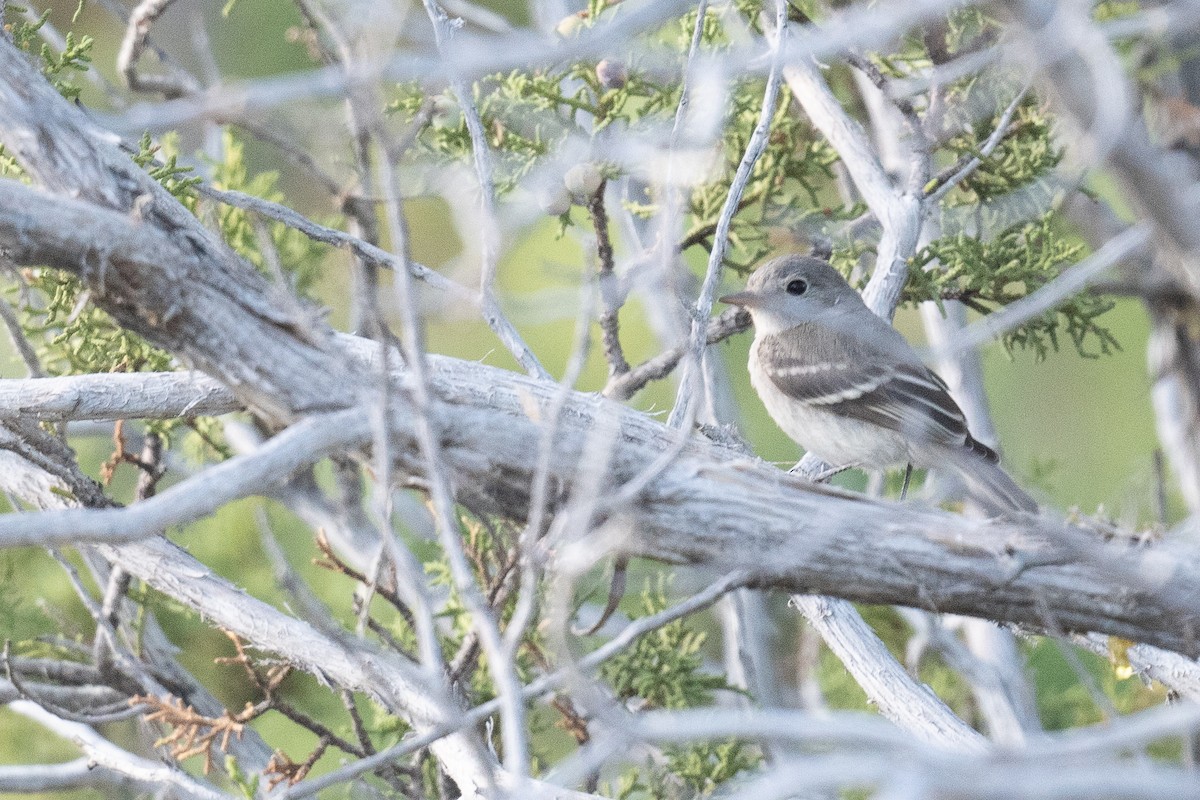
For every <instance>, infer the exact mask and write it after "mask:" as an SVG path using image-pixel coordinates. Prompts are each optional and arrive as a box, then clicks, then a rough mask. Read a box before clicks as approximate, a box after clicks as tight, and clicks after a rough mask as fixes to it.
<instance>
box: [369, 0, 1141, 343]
mask: <svg viewBox="0 0 1200 800" xmlns="http://www.w3.org/2000/svg"><path fill="white" fill-rule="evenodd" d="M811 5H813V6H814V7H813V8H807V7H805V4H802V3H801V4H796V5H795V8H794V9H793V16H796V17H798V18H801V19H811V18H813V17H819V10H818V9H817V8H816V7H815V6H816V4H811ZM743 6H745V7H744V8H743ZM758 12H759V6H758V4H755V3H739V4H735V6H734V7H728V6H726V7H721V8H715V7H710V8H709V9H708V11H707V15H706V17H705V19H704V24H703V33H702V47H703V49H704V51H705V53H706V54H710V55H711V54H719V53H721V52H723V51H725V50H728V49H729V48H730V47H731V44H730V38H729V30H730V26H729V24H728V22H729V16H728V15H731V14H740V15H741V16H740V20H739V23H738V24H739V25H747V24H748V25H749V26H751V28H754V29H758V26H759V24H760V23H759V13H758ZM621 13H623V11H622V9H621V7H620V6H619V5H618V6H616V7H605V4H603V3H599V2H597V3H592V4H591V5H590V6H589V8H588V9H587V11H585V12H582V13H581V14H579V15H577V17H574V18H571V19H572V20H573V21H572V22H571V23H570V24H564V25H563V26H560V33H563V35H566V36H573V35H575V32H576V31H577V30H578V29H579V28H581V27H586V26H590V25H594V24H600V23H602V22H604V21H605V20H608V19H610V18H615V17H616V16H617V15H619V14H621ZM695 24H696V12H695V11H694V10H693V11H690V12H689V13H688V14H686V15H684V16H683V17H682V18H681V19H679V20H676V21H675V22H672V23H668V24H666V25H664V26H663V27H662V28H661V29H660V30H658V31H656V32H654V33H653V34H648V35H646V37H645V38H644V40H643V41H642V45H643V46H644V48H645V52H648V53H652V54H654V56H655V60H654V67H653V69H649V68H648V69H646V70H640V69H639V64H638V62H637V60H636V58H635V59H634V60H633V61H632V62H631V63H628V64H624V65H623V67H624V70H623V71H622V72H621V76H622V77H621V79H620V80H616V81H612V80H610V81H609V82H608V83H605V82H604V81H603V80H602V78H601V76H600V75H599V74H598V72H597V63H596V62H594V61H582V62H574V63H564V64H561V65H559V66H557V67H555V68H552V69H544V70H538V71H525V70H519V69H518V70H513V71H510V72H508V73H504V74H495V75H491V76H488V77H485V78H483V79H481V80H479V81H478V82H476V83H475V84H474V86H473V96H472V100H473V102H474V103H475V104H476V106H477V108H478V109H479V112H480V115H481V117H482V120H483V123H484V128H485V130H486V131H487V137H488V144H489V146H490V147H491V148H492V149H493V152H494V153H495V156H496V162H497V163H496V178H497V187H498V189H499V191H500V192H501V194H502V195H503V194H507V193H509V192H512V191H513V190H514V189H516V188H517V187H518V186H519V185H520V184H521V182H522V180H523V179H525V178H527V177H529V176H531V175H532V174H533V173H534V171H535V169H536V168H537V167H538V166H539V165H541V164H543V163H548V161H549V159H551V158H553V157H554V154H555V153H557V152H559V150H560V148H561V146H562V145H563V144H564V143H565V142H567V140H568V139H570V138H574V139H575V140H577V141H579V140H582V141H585V142H587V143H588V146H589V147H590V149H591V152H592V154H593V155H592V159H593V160H594V161H596V162H599V164H600V166H601V170H602V172H603V174H604V176H605V177H607V178H610V179H611V178H618V177H621V176H623V175H625V174H626V167H625V166H624V165H623V164H621V163H620V162H619V161H617V160H614V159H612V158H610V157H608V156H606V153H607V152H608V151H609V148H607V147H606V143H607V142H609V141H611V140H612V138H613V137H630V138H635V137H638V136H643V135H645V134H650V135H652V136H653V137H655V138H656V139H657V140H662V138H663V135H664V133H663V132H664V131H665V130H669V129H670V126H671V125H672V124H673V120H674V114H675V109H676V106H677V105H678V102H679V98H680V93H681V90H682V78H683V76H682V69H683V60H682V56H681V55H680V54H682V53H684V52H686V50H687V47H688V44H689V42H690V39H691V35H692V31H693V29H694V26H695ZM1000 35H1001V32H1000V28H999V26H998V25H997V24H996V22H995V20H994V19H993V18H991V17H990V16H989V15H988V14H987V13H986V12H985V11H984V10H981V9H979V8H975V7H970V8H964V9H960V10H957V11H955V12H954V13H953V14H952V15H951V16H950V18H949V19H948V20H947V21H946V23H945V24H944V25H943V26H942V27H940V28H937V27H932V28H931V29H930V30H929V31H926V32H925V33H924V34H923V35H917V34H913V35H910V36H907V37H905V38H904V39H903V40H902V41H901V43H900V45H899V48H898V49H897V51H896V52H894V53H889V54H871V55H870V56H868V60H870V61H871V63H872V64H874V66H875V68H876V69H878V70H879V72H880V73H881V74H882V75H883V76H885V77H887V78H908V77H912V76H913V75H914V74H915V71H916V70H920V69H926V68H928V67H930V66H931V65H932V64H933V63H935V60H936V61H937V62H938V63H940V61H944V60H947V59H952V58H954V57H957V56H961V55H965V54H968V53H970V52H973V51H976V50H979V49H981V48H983V47H986V46H988V45H989V44H991V43H994V41H995V40H996V38H997V37H998V36H1000ZM642 58H645V59H646V60H647V62H649V57H648V56H643V57H642ZM667 58H674V59H677V64H678V68H677V69H676V71H675V72H674V73H672V72H671V71H670V70H666V69H664V67H663V65H662V61H663V60H664V59H667ZM848 70H849V67H845V66H834V67H831V68H830V69H829V71H828V78H829V80H830V83H831V85H833V86H834V88H835V89H836V90H838V91H839V92H841V91H845V92H851V91H852V87H853V82H852V81H851V80H850V76H849V72H848ZM763 85H764V84H763V79H762V78H759V77H750V78H745V79H741V80H737V81H734V82H733V84H732V85H731V87H730V93H729V97H728V99H727V106H726V109H725V125H724V134H723V138H722V141H721V143H720V147H719V148H716V149H715V150H714V152H713V156H714V161H713V165H712V170H711V172H710V173H709V175H708V177H707V178H706V179H705V180H703V181H702V182H700V183H699V184H697V185H695V186H693V188H692V189H691V190H690V192H689V193H688V197H687V209H686V210H687V217H686V228H685V233H684V235H683V237H682V239H681V240H680V242H679V243H678V244H679V247H680V249H681V250H684V251H686V250H688V249H690V248H698V249H700V250H703V251H708V250H709V249H711V247H712V244H713V242H712V236H713V235H714V231H715V229H716V220H717V216H718V215H719V213H720V210H721V207H722V205H723V204H724V202H725V199H726V197H727V194H728V186H729V180H730V178H731V177H732V175H733V173H734V171H735V169H736V167H737V164H738V161H739V160H740V158H741V156H742V153H743V152H744V151H745V147H746V144H747V142H748V140H749V136H750V133H751V131H752V130H753V128H754V125H755V122H756V120H757V116H758V113H759V109H760V107H761V102H762V93H763ZM1023 91H1024V94H1022V92H1023ZM1019 96H1020V97H1022V99H1021V101H1020V102H1019V103H1018V104H1017V107H1016V108H1015V111H1014V112H1013V114H1012V117H1011V120H1010V121H1009V123H1008V125H1007V126H1006V127H1005V130H1004V131H1003V133H1002V135H1001V137H1000V140H999V143H998V144H997V145H996V146H995V148H994V150H992V152H991V153H990V154H989V155H987V156H986V157H982V158H981V163H980V164H979V165H978V166H977V168H975V169H974V170H973V171H972V172H971V173H970V174H969V175H968V176H967V177H966V178H964V179H962V180H961V181H960V182H959V183H958V184H957V185H955V186H954V187H953V188H952V189H951V190H950V191H949V192H948V193H947V194H946V196H945V197H944V198H943V200H942V202H941V210H942V227H943V229H944V230H945V235H944V236H943V237H942V238H940V239H936V240H934V241H932V242H931V243H929V244H928V245H927V246H926V247H925V248H923V249H922V250H921V251H920V252H919V253H918V254H917V255H916V256H915V257H914V258H913V260H912V263H911V265H910V266H911V267H912V269H911V274H912V279H911V282H910V285H909V286H908V287H907V289H906V292H905V294H904V298H903V299H904V302H906V303H913V304H915V303H919V302H922V301H926V300H933V301H935V302H939V303H940V302H941V301H943V300H948V299H956V300H962V301H964V302H965V303H967V304H968V305H969V306H971V307H972V308H975V309H976V310H979V311H990V310H994V309H996V308H998V307H1002V306H1004V305H1006V304H1008V303H1011V302H1013V301H1015V300H1018V299H1020V298H1021V297H1023V296H1025V295H1026V294H1028V293H1029V292H1030V291H1033V290H1034V289H1036V288H1037V287H1039V286H1042V285H1044V284H1045V283H1047V282H1048V281H1050V280H1053V279H1054V278H1055V277H1056V276H1057V275H1058V274H1059V272H1060V271H1061V270H1062V269H1063V268H1064V267H1065V266H1067V265H1069V264H1071V263H1073V262H1075V261H1077V260H1078V259H1079V258H1081V257H1082V256H1083V255H1084V254H1085V248H1084V246H1083V245H1082V243H1080V242H1078V241H1077V240H1075V239H1073V238H1072V237H1071V236H1070V235H1069V234H1068V233H1067V232H1066V231H1065V229H1064V226H1063V225H1062V224H1060V222H1059V214H1058V212H1057V210H1056V208H1055V206H1056V202H1057V197H1056V195H1055V190H1054V189H1053V184H1052V182H1050V181H1049V180H1048V178H1049V177H1050V173H1051V172H1052V171H1053V170H1054V169H1056V168H1057V166H1058V163H1059V160H1060V158H1061V150H1060V148H1059V146H1058V145H1057V144H1056V142H1055V138H1054V129H1053V123H1052V120H1051V118H1050V117H1049V115H1048V113H1047V112H1046V110H1045V108H1044V107H1043V104H1042V103H1041V102H1040V100H1039V99H1038V98H1037V97H1036V95H1035V94H1033V93H1032V92H1028V91H1025V90H1024V87H1023V86H1022V85H1021V84H1020V83H1018V82H1017V81H1016V80H1014V79H1013V78H1011V77H1009V76H1007V75H1005V74H1003V73H1002V72H998V71H988V72H986V73H982V74H979V75H970V76H967V77H964V78H960V79H958V80H957V81H954V82H952V83H950V84H948V85H947V86H945V87H944V89H943V97H942V100H941V102H940V103H939V105H938V108H937V109H936V110H931V109H925V108H922V107H920V105H919V101H920V98H919V97H918V98H917V99H916V100H914V101H913V105H914V106H915V107H914V109H913V112H914V113H915V114H916V116H917V118H918V119H919V120H920V122H921V124H922V125H923V126H924V127H926V128H927V129H928V130H927V131H926V135H927V136H929V138H930V139H931V140H933V141H935V142H937V145H936V147H935V151H934V153H933V157H934V172H935V174H936V173H937V172H938V171H939V170H943V169H948V168H950V167H952V166H955V165H961V164H963V163H965V162H966V161H967V160H968V159H970V158H972V157H977V156H980V155H981V153H980V147H981V146H982V144H983V143H984V141H986V140H987V139H988V138H989V136H991V134H992V132H993V131H994V130H996V129H997V126H998V125H999V124H1000V122H1001V115H1002V112H1003V109H1004V108H1005V107H1006V106H1008V105H1009V103H1010V102H1012V101H1013V99H1014V98H1016V97H1019ZM390 108H391V110H392V111H393V112H394V113H397V114H400V115H402V116H403V117H404V118H405V119H407V120H411V121H413V122H414V123H415V124H418V125H422V127H421V128H420V131H419V135H418V138H417V141H418V142H419V145H420V150H421V151H422V152H423V153H424V154H425V155H426V156H427V157H430V158H433V159H435V160H438V161H442V162H448V161H459V162H463V163H469V160H470V158H471V153H472V150H471V142H470V136H469V135H468V132H467V127H466V123H465V121H464V119H463V115H462V113H461V110H460V109H459V105H458V103H457V101H456V100H455V98H454V96H453V94H452V93H451V92H449V91H448V90H445V88H444V87H439V86H428V87H426V86H421V85H419V84H415V83H413V84H408V85H405V86H402V87H399V90H398V97H397V99H396V100H395V101H394V102H393V103H392V105H391V107H390ZM983 109H987V111H986V113H983V114H981V110H983ZM423 110H424V111H425V112H426V113H427V118H426V119H427V121H424V124H422V121H423V117H422V111H423ZM837 161H838V157H837V154H836V153H835V152H834V151H833V150H832V148H830V147H829V145H828V144H827V143H826V142H825V141H824V139H823V138H822V137H821V136H819V135H818V134H817V133H816V132H814V131H813V129H812V128H811V125H810V124H809V123H808V121H807V118H806V117H805V116H804V114H803V112H802V111H801V110H800V108H799V107H798V104H797V103H795V101H794V100H792V99H791V97H790V95H789V94H788V93H787V92H784V93H783V94H781V97H780V102H779V108H778V110H777V112H776V114H775V117H774V119H773V120H772V127H771V135H770V139H769V143H768V146H767V149H766V151H765V152H764V154H763V156H762V158H761V159H760V160H759V162H758V164H757V165H756V167H755V170H754V172H753V174H752V176H751V180H750V182H749V184H748V186H747V188H746V192H745V194H744V196H743V198H742V202H741V204H740V206H739V209H738V213H737V215H736V217H735V218H734V221H733V225H732V228H731V230H730V242H731V245H732V247H731V249H730V252H729V254H728V256H727V262H728V266H730V267H731V268H733V269H734V270H735V271H738V272H742V273H745V272H748V271H749V270H751V269H752V268H753V267H754V266H755V265H756V264H757V263H758V262H760V261H761V260H762V259H763V258H764V257H766V256H767V255H769V254H771V253H772V252H775V251H777V250H778V249H780V247H781V244H782V246H783V247H790V248H792V249H795V248H796V247H797V246H799V243H798V242H797V240H798V239H799V240H811V239H812V238H813V237H818V238H822V239H828V240H831V241H832V242H833V243H834V253H833V262H834V264H835V266H838V267H839V268H840V269H842V270H843V271H844V272H845V273H846V274H847V275H848V276H851V277H853V278H855V279H861V278H863V277H864V276H863V269H862V268H863V266H864V265H865V264H868V263H870V262H871V257H872V255H873V253H874V247H875V243H874V240H873V239H871V238H869V237H868V238H863V237H862V235H861V234H853V235H851V234H850V232H851V231H854V230H857V229H858V228H859V227H860V226H853V227H852V226H850V225H849V223H850V222H851V221H853V220H860V219H862V218H864V215H865V213H866V208H865V206H863V205H862V204H861V203H860V202H857V201H854V202H847V201H845V200H843V199H841V197H840V195H839V190H838V186H837V180H836V170H837V168H838V165H837ZM638 185H639V186H640V184H638ZM940 185H941V183H940V181H939V180H937V179H935V180H932V181H931V182H930V185H929V186H927V187H926V192H927V193H932V192H933V191H935V190H937V189H938V188H939V187H940ZM560 188H561V187H560ZM659 191H660V189H659V188H658V187H656V186H651V187H649V188H646V189H642V190H638V191H633V192H631V193H630V197H629V198H627V199H625V200H623V201H622V202H624V203H626V204H627V207H628V209H629V210H630V211H631V212H632V213H634V214H635V215H640V216H644V217H649V216H651V215H653V214H654V213H656V212H657V210H658V207H659V203H660V202H661V200H662V198H661V197H659V196H658V192H659ZM575 201H576V202H577V203H581V202H583V201H582V199H581V198H579V197H576V198H575ZM552 213H555V214H561V220H562V225H563V228H564V230H565V229H566V228H567V227H573V226H583V227H585V228H586V227H587V226H589V225H590V224H591V221H590V219H589V218H588V217H587V215H586V214H582V213H578V212H575V213H572V212H571V211H570V210H563V209H562V208H561V207H558V206H555V207H554V208H553V210H552ZM866 227H870V226H866ZM789 242H790V243H791V244H788V243H789ZM1111 306H1112V303H1111V302H1109V301H1107V300H1104V299H1101V298H1096V297H1092V296H1089V295H1081V296H1078V297H1076V298H1074V299H1072V300H1070V301H1068V302H1067V303H1065V304H1063V305H1061V306H1059V307H1058V308H1057V309H1056V310H1055V311H1053V312H1048V313H1047V314H1045V315H1043V316H1042V317H1040V318H1038V319H1034V320H1032V321H1030V322H1028V323H1026V324H1024V325H1022V326H1021V327H1019V328H1017V329H1016V330H1014V331H1011V332H1009V333H1008V334H1006V335H1005V337H1004V339H1003V344H1004V346H1005V347H1006V348H1008V349H1009V350H1012V349H1013V348H1015V347H1020V348H1028V349H1030V350H1032V351H1033V352H1034V353H1035V354H1036V355H1038V356H1039V357H1040V356H1044V355H1045V354H1046V353H1047V352H1048V351H1049V350H1051V349H1057V348H1058V347H1059V345H1060V343H1061V339H1062V335H1063V334H1065V335H1066V339H1067V340H1068V341H1069V342H1070V344H1071V345H1072V346H1073V347H1075V348H1076V349H1077V350H1078V351H1079V352H1080V353H1081V354H1083V355H1087V356H1091V355H1094V354H1095V353H1096V352H1097V351H1098V352H1100V353H1108V352H1110V351H1111V350H1113V349H1114V348H1116V347H1117V346H1118V345H1117V342H1116V341H1115V339H1114V338H1113V337H1112V335H1111V334H1110V333H1109V331H1108V330H1107V329H1106V328H1105V327H1104V326H1103V325H1102V324H1101V321H1100V318H1101V316H1102V315H1103V313H1104V312H1105V311H1107V310H1108V309H1109V308H1111Z"/></svg>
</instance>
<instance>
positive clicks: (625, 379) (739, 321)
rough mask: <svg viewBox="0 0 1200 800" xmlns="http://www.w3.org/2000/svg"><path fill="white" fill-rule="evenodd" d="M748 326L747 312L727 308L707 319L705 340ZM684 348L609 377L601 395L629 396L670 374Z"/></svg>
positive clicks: (711, 341) (718, 338) (721, 337)
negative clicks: (706, 337) (706, 336)
mask: <svg viewBox="0 0 1200 800" xmlns="http://www.w3.org/2000/svg"><path fill="white" fill-rule="evenodd" d="M749 329H750V314H749V313H747V312H745V311H742V310H741V309H732V308H731V309H729V310H727V311H725V312H723V313H721V314H720V315H718V316H716V317H713V318H712V319H710V320H709V321H708V339H707V341H708V344H716V343H717V342H720V341H723V340H725V339H728V338H729V337H730V336H733V335H734V334H735V333H741V332H742V331H745V330H749ZM686 352H687V345H678V346H676V347H672V348H671V349H670V350H665V351H663V352H661V353H659V354H658V355H656V356H654V357H653V358H650V359H647V360H646V361H643V362H642V363H641V364H638V365H637V366H636V367H634V368H632V369H631V370H630V371H629V372H626V373H625V374H623V375H619V376H615V377H613V378H610V379H609V381H608V385H607V386H605V387H604V391H603V393H602V394H603V395H604V396H605V397H610V398H612V399H614V400H628V399H629V398H630V397H633V395H634V394H636V393H637V392H638V391H639V390H640V389H641V388H642V387H643V386H645V385H646V384H648V383H650V382H651V381H657V380H661V379H663V378H665V377H667V376H668V375H670V374H671V371H672V370H674V369H675V367H676V366H678V364H679V361H680V359H682V358H683V356H684V354H685V353H686Z"/></svg>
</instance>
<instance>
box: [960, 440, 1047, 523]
mask: <svg viewBox="0 0 1200 800" xmlns="http://www.w3.org/2000/svg"><path fill="white" fill-rule="evenodd" d="M955 461H956V463H955V464H954V466H955V467H957V469H958V473H959V475H961V476H962V479H963V482H964V483H966V484H967V494H968V495H969V496H970V497H971V499H972V500H974V501H975V502H976V503H978V504H979V505H980V506H982V507H983V510H984V512H985V513H987V514H990V515H993V516H1004V515H1006V514H1011V513H1013V512H1021V513H1025V514H1036V513H1037V510H1038V504H1037V501H1036V500H1034V499H1033V498H1032V497H1030V496H1029V494H1028V493H1027V492H1026V491H1025V490H1024V489H1022V488H1021V487H1020V486H1018V485H1017V482H1016V481H1014V480H1013V479H1012V477H1010V476H1009V474H1008V473H1007V472H1005V471H1004V468H1003V467H1001V466H1000V465H999V464H996V463H994V462H992V461H990V460H987V459H984V458H979V457H978V456H976V455H975V454H974V453H972V452H970V451H967V452H964V453H963V457H962V458H959V459H956V460H955Z"/></svg>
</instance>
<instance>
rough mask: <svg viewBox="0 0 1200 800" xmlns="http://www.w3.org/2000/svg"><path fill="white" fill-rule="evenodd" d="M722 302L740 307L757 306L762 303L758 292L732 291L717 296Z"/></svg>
mask: <svg viewBox="0 0 1200 800" xmlns="http://www.w3.org/2000/svg"><path fill="white" fill-rule="evenodd" d="M717 299H718V300H719V301H720V302H722V303H728V304H729V305H731V306H741V307H742V308H758V306H759V305H761V304H762V298H761V297H760V296H759V294H758V292H750V291H746V292H734V293H733V294H727V295H725V296H724V297H720V298H717Z"/></svg>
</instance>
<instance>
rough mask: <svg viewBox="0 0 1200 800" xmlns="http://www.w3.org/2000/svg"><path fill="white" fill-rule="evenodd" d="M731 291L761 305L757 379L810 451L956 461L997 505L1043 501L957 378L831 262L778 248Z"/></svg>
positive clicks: (972, 488) (835, 461) (871, 460)
mask: <svg viewBox="0 0 1200 800" xmlns="http://www.w3.org/2000/svg"><path fill="white" fill-rule="evenodd" d="M721 302H723V303H730V304H732V305H737V306H742V307H743V308H745V309H746V310H748V311H749V312H750V316H751V318H752V319H753V320H754V344H753V345H751V347H750V364H749V368H750V383H751V384H752V385H753V386H754V389H755V391H756V392H758V396H759V397H761V398H762V401H763V404H764V405H765V406H766V407H767V411H768V412H769V413H770V414H771V418H772V419H774V420H775V424H777V425H778V426H779V427H780V428H782V429H783V432H784V433H786V434H787V435H788V436H790V437H791V438H792V439H793V440H795V441H796V442H797V443H798V444H800V445H801V446H802V447H804V448H805V449H806V450H807V451H809V452H810V453H812V454H814V455H816V456H819V457H820V458H821V459H822V460H824V461H827V462H829V463H830V464H832V465H834V466H837V467H864V468H869V469H882V468H886V467H890V466H902V465H905V464H910V465H912V466H918V467H932V468H936V469H940V468H943V467H946V466H950V467H952V468H954V469H955V471H957V472H958V473H959V474H960V475H961V476H962V478H963V480H964V481H965V483H966V485H967V489H968V491H969V493H970V495H971V497H972V499H974V500H975V501H976V502H978V503H979V504H980V505H981V506H983V507H984V509H985V510H986V511H987V512H988V513H992V514H1003V513H1005V512H1012V511H1021V512H1031V513H1032V512H1036V511H1037V503H1036V502H1034V500H1033V498H1031V497H1030V496H1029V495H1028V494H1026V493H1025V491H1024V490H1022V489H1021V487H1019V486H1017V484H1016V483H1015V482H1014V481H1013V479H1012V478H1010V477H1009V476H1008V474H1007V473H1006V472H1005V471H1004V470H1003V469H1002V468H1001V467H1000V466H999V460H1000V459H999V456H998V455H997V454H996V451H994V450H992V449H991V448H990V447H988V446H987V445H985V444H982V443H981V442H979V441H977V440H976V439H975V438H974V437H973V436H971V432H970V431H969V430H968V429H967V420H966V417H965V416H964V415H963V412H962V409H960V408H959V407H958V404H957V403H955V402H954V399H953V398H952V397H951V396H950V392H949V389H948V387H947V386H946V383H945V382H944V381H943V380H942V379H941V378H939V377H938V376H937V375H936V374H934V373H933V372H932V371H931V370H930V369H929V368H928V367H926V366H925V365H924V364H923V363H922V362H921V360H920V358H918V357H917V354H916V352H914V351H913V349H912V347H911V346H910V345H909V344H908V342H907V341H905V339H904V337H903V336H901V335H900V334H899V333H898V332H897V331H896V329H895V328H893V327H892V326H891V325H889V324H888V323H887V322H885V321H884V320H882V319H880V318H879V317H877V316H876V315H875V314H874V313H873V312H872V311H871V310H870V309H869V308H867V306H866V304H865V303H863V301H862V298H861V297H860V296H859V294H858V292H856V291H855V290H854V289H853V288H852V287H851V286H850V284H848V283H846V281H845V279H844V278H842V276H841V275H840V274H839V273H838V272H837V270H835V269H834V268H833V267H831V266H830V265H829V264H828V263H826V262H824V261H821V260H820V259H816V258H811V257H808V256H798V255H790V256H783V257H781V258H776V259H774V260H773V261H770V262H768V263H766V264H765V265H763V266H762V267H760V268H759V269H758V270H756V271H755V272H754V274H753V275H751V276H750V280H749V281H748V282H747V284H746V290H745V291H742V292H737V293H736V294H731V295H727V296H725V297H722V298H721Z"/></svg>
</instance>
